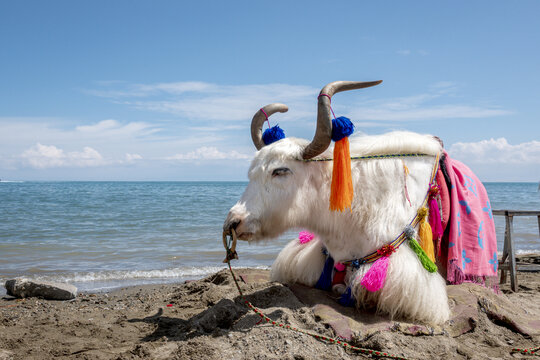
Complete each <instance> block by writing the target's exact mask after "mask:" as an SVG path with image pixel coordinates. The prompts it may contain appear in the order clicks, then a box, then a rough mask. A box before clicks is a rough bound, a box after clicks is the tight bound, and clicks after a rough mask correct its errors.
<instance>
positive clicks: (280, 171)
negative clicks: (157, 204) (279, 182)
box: [272, 167, 291, 177]
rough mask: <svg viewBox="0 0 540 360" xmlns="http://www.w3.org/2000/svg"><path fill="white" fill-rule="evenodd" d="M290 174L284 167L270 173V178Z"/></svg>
mask: <svg viewBox="0 0 540 360" xmlns="http://www.w3.org/2000/svg"><path fill="white" fill-rule="evenodd" d="M290 173H291V169H289V168H286V167H281V168H277V169H274V171H272V177H276V176H283V175H287V174H290Z"/></svg>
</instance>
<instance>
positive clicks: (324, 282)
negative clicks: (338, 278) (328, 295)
mask: <svg viewBox="0 0 540 360" xmlns="http://www.w3.org/2000/svg"><path fill="white" fill-rule="evenodd" d="M333 271H334V259H333V258H332V257H331V256H330V255H328V257H327V258H326V262H325V263H324V268H323V271H322V273H321V276H320V277H319V281H317V283H316V284H315V288H317V289H321V290H326V291H330V290H331V289H332V273H333Z"/></svg>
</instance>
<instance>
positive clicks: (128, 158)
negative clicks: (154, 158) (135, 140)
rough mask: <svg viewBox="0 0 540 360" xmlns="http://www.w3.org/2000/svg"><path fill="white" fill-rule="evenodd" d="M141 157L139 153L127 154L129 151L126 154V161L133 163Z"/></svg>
mask: <svg viewBox="0 0 540 360" xmlns="http://www.w3.org/2000/svg"><path fill="white" fill-rule="evenodd" d="M142 158H143V157H142V156H141V155H139V154H129V153H127V154H126V161H127V162H128V163H133V162H135V161H137V160H142Z"/></svg>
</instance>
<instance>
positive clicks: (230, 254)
mask: <svg viewBox="0 0 540 360" xmlns="http://www.w3.org/2000/svg"><path fill="white" fill-rule="evenodd" d="M231 237H232V242H230V241H227V240H226V238H227V234H225V233H223V245H225V249H226V250H227V256H226V257H225V260H224V262H226V263H227V265H228V266H229V270H230V272H231V275H232V278H233V280H234V284H235V285H236V288H237V289H238V293H239V294H240V296H241V297H242V299H243V300H244V303H245V304H246V306H247V307H248V308H250V309H251V310H253V312H254V313H255V314H257V315H259V316H260V317H261V321H262V320H264V321H266V322H267V323H268V324H270V325H272V326H275V327H280V328H284V329H287V330H291V331H295V332H299V333H301V334H305V335H309V336H311V337H313V338H315V339H317V340H319V341H323V342H325V343H327V344H337V345H341V346H343V347H344V348H345V349H351V350H354V351H357V352H360V353H362V354H366V355H371V356H375V357H379V358H388V359H396V360H409V359H407V358H404V357H402V356H397V355H392V354H389V353H387V352H384V351H376V350H371V349H364V348H361V347H358V346H354V345H351V344H349V343H346V342H345V341H342V340H339V339H335V338H331V337H326V336H323V335H319V334H314V333H311V332H308V331H305V330H302V329H298V328H295V327H292V326H290V325H286V324H282V323H277V322H275V321H274V320H272V319H270V318H269V317H268V316H266V315H264V313H263V312H262V311H261V310H260V309H258V308H257V307H255V306H254V305H253V304H252V303H251V302H249V301H248V300H247V299H246V297H245V296H244V293H243V292H242V289H240V285H239V284H238V280H237V279H236V275H235V274H234V272H233V269H232V267H231V260H232V259H238V255H237V254H236V251H235V250H234V249H235V248H236V240H237V239H236V232H235V231H234V229H233V230H232V236H231Z"/></svg>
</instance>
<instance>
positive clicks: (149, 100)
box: [87, 82, 320, 121]
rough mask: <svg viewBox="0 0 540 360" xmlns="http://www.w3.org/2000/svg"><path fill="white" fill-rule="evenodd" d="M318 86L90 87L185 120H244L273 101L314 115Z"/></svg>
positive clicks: (98, 93)
mask: <svg viewBox="0 0 540 360" xmlns="http://www.w3.org/2000/svg"><path fill="white" fill-rule="evenodd" d="M319 90H320V89H317V88H313V87H309V86H303V85H289V84H264V85H218V84H213V83H205V82H174V83H157V84H146V85H144V84H133V85H125V86H124V87H123V88H120V89H119V90H116V89H112V90H108V89H105V90H98V91H95V90H90V91H87V93H90V94H92V95H96V96H101V97H107V98H110V99H112V100H114V101H115V102H117V103H119V104H125V105H129V106H132V107H135V108H137V109H140V110H149V111H155V112H161V113H167V114H172V115H175V116H179V117H184V118H186V119H188V120H204V121H213V120H219V121H224V120H225V121H227V120H228V121H245V120H246V119H251V117H252V116H253V115H254V113H255V111H256V110H257V109H259V108H260V107H261V106H264V105H266V104H268V103H272V102H283V103H286V104H287V105H289V107H290V108H291V110H292V112H294V115H295V117H297V118H298V117H306V116H313V115H314V113H315V111H316V98H317V93H318V92H319Z"/></svg>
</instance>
